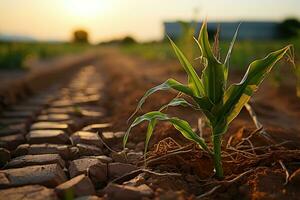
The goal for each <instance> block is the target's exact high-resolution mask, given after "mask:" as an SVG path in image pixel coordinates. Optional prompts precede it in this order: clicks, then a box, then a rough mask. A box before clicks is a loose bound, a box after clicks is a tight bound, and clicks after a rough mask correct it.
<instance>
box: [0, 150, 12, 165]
mask: <svg viewBox="0 0 300 200" xmlns="http://www.w3.org/2000/svg"><path fill="white" fill-rule="evenodd" d="M9 160H10V152H9V151H8V150H7V149H4V148H0V167H2V166H4V165H5V164H6V163H7V162H9Z"/></svg>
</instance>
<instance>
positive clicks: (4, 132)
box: [0, 127, 21, 137]
mask: <svg viewBox="0 0 300 200" xmlns="http://www.w3.org/2000/svg"><path fill="white" fill-rule="evenodd" d="M17 133H21V131H20V130H19V129H16V128H15V129H12V128H9V127H5V128H0V137H2V136H8V135H14V134H17Z"/></svg>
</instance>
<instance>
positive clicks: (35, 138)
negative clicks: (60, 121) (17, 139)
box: [26, 130, 69, 144]
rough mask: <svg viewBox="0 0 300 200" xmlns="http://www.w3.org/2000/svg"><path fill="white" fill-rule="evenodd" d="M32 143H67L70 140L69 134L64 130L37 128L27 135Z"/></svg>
mask: <svg viewBox="0 0 300 200" xmlns="http://www.w3.org/2000/svg"><path fill="white" fill-rule="evenodd" d="M26 138H27V141H28V143H30V144H39V143H51V144H66V143H68V142H69V137H68V135H67V134H66V133H65V132H64V131H62V130H35V131H30V132H29V133H28V134H27V135H26Z"/></svg>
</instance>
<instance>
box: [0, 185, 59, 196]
mask: <svg viewBox="0 0 300 200" xmlns="http://www.w3.org/2000/svg"><path fill="white" fill-rule="evenodd" d="M0 199H7V200H58V197H57V196H56V193H55V192H54V190H53V189H49V188H46V187H44V186H41V185H27V186H22V187H15V188H10V189H5V190H1V192H0Z"/></svg>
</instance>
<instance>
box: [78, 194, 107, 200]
mask: <svg viewBox="0 0 300 200" xmlns="http://www.w3.org/2000/svg"><path fill="white" fill-rule="evenodd" d="M74 200H104V199H103V198H101V197H98V196H95V195H90V196H84V197H77V198H76V199H74Z"/></svg>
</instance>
